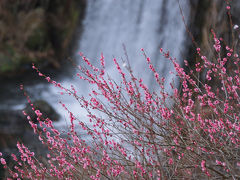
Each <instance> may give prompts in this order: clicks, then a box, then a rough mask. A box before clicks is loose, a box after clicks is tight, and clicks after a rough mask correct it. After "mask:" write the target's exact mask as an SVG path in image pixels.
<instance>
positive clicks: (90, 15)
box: [63, 0, 189, 114]
mask: <svg viewBox="0 0 240 180" xmlns="http://www.w3.org/2000/svg"><path fill="white" fill-rule="evenodd" d="M180 4H181V7H182V8H183V12H184V16H185V19H186V18H187V17H188V13H189V12H188V9H189V8H188V7H189V5H188V3H187V2H186V1H180ZM83 28H84V31H83V34H82V36H81V38H80V40H79V45H78V52H83V53H84V55H85V56H87V58H88V59H90V61H91V62H92V63H93V64H94V65H97V64H99V59H100V55H101V53H103V55H104V56H105V59H106V64H107V73H108V74H109V75H111V77H112V78H113V79H119V77H118V76H119V74H118V73H116V69H115V66H114V65H113V62H112V59H113V57H115V58H117V59H118V60H119V61H120V59H121V57H122V58H125V57H124V51H123V47H122V44H124V45H125V46H126V49H127V53H128V57H129V60H130V64H131V66H132V68H133V70H134V73H135V74H136V75H137V76H138V77H139V76H142V77H144V80H145V82H146V84H147V85H149V86H150V85H152V81H153V76H152V73H151V71H150V70H149V69H148V66H147V64H146V61H145V58H144V56H143V54H142V52H141V50H140V49H141V48H144V49H145V51H146V53H147V55H148V56H149V57H150V58H151V60H152V62H153V64H154V65H155V66H156V69H157V70H158V72H159V74H160V76H164V77H165V78H166V85H167V88H169V86H168V84H169V82H171V81H172V78H173V75H171V74H169V71H173V66H172V64H171V62H169V61H168V60H166V59H165V58H164V57H162V55H161V54H160V52H159V49H160V47H161V48H163V49H165V50H167V51H169V52H171V53H170V54H171V55H172V56H173V57H176V58H177V59H179V60H180V61H181V60H183V59H182V54H184V43H185V37H186V29H185V26H184V23H183V21H182V16H181V13H180V10H179V5H178V2H177V1H176V0H135V1H133V0H124V1H120V0H119V1H116V0H88V6H87V10H86V15H85V20H84V22H83ZM78 52H76V53H78ZM75 58H76V59H77V62H78V63H81V62H80V61H81V57H80V56H78V55H76V56H75ZM75 81H76V82H75ZM63 84H65V85H67V86H68V87H69V86H70V84H75V85H76V84H78V86H80V88H79V93H83V94H85V95H88V87H86V85H79V80H77V79H76V80H72V79H71V80H69V79H67V80H64V81H63ZM82 86H84V87H82ZM64 99H65V98H64ZM63 101H64V100H63ZM65 101H67V102H66V104H68V105H69V107H71V110H72V111H73V112H77V113H76V114H79V112H81V113H80V114H84V113H83V112H82V111H80V110H79V104H78V103H77V102H75V101H74V100H69V99H65Z"/></svg>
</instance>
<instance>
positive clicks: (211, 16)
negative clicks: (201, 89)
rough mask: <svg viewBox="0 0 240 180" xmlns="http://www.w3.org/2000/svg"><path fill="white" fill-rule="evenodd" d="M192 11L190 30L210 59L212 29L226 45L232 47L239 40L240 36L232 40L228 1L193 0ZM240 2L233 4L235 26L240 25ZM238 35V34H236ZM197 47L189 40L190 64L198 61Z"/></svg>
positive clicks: (232, 13)
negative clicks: (227, 7)
mask: <svg viewBox="0 0 240 180" xmlns="http://www.w3.org/2000/svg"><path fill="white" fill-rule="evenodd" d="M190 4H191V11H190V18H189V22H188V25H189V30H190V32H191V33H192V35H193V37H194V39H195V42H196V44H197V45H198V47H200V48H201V50H202V52H203V54H204V55H205V56H207V57H209V59H211V57H212V55H213V54H212V53H211V49H212V48H213V46H212V45H213V37H212V34H211V29H213V30H214V32H215V33H216V35H217V37H222V38H223V39H224V41H225V43H226V44H229V45H231V43H232V42H233V41H234V40H236V39H238V38H239V37H238V35H237V36H234V39H232V38H233V37H232V32H233V34H235V33H236V32H234V30H233V29H232V27H231V25H230V21H229V17H228V14H227V10H226V6H227V4H226V1H224V0H220V1H219V0H211V1H209V0H193V1H190ZM239 8H240V1H232V2H231V11H230V12H231V18H232V23H233V25H235V24H238V25H239V24H240V19H239V16H240V11H239ZM235 35H236V34H235ZM196 48H197V47H196V46H195V45H194V44H193V42H192V40H190V38H189V52H188V57H189V58H188V59H192V60H193V61H190V64H193V63H194V64H195V62H196V61H199V59H196V57H195V54H196V53H195V52H196Z"/></svg>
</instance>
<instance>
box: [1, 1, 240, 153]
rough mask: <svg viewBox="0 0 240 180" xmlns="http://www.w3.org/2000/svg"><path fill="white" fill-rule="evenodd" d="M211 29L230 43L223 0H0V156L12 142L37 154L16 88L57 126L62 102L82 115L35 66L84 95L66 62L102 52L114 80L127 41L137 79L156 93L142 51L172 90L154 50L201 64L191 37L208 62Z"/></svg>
mask: <svg viewBox="0 0 240 180" xmlns="http://www.w3.org/2000/svg"><path fill="white" fill-rule="evenodd" d="M180 7H181V8H182V13H181V12H180ZM239 7H240V3H239V1H237V0H235V1H232V8H231V12H232V20H233V23H234V24H238V22H239V18H238V17H240V16H239V15H240V11H238V9H239ZM183 17H184V20H185V22H184V21H183ZM185 25H186V26H187V27H188V28H186V27H185ZM212 28H213V29H214V30H215V32H216V33H217V35H218V36H223V38H225V39H226V41H230V40H231V26H230V23H229V20H228V18H227V13H226V2H225V0H179V3H178V1H177V0H134V1H133V0H123V1H120V0H119V1H116V0H61V1H59V0H1V1H0V151H2V152H5V154H6V156H7V155H9V154H10V153H11V152H14V151H16V149H15V144H16V141H17V140H21V142H24V143H26V144H28V145H29V146H30V147H32V149H33V150H38V151H39V152H40V151H41V149H40V148H39V144H38V141H37V139H36V138H35V140H33V134H32V131H31V129H30V127H29V125H28V123H27V121H26V119H25V117H24V116H23V115H22V113H21V111H22V110H26V111H27V112H29V113H31V110H30V108H29V107H28V105H27V103H26V102H27V100H26V97H24V96H23V92H22V91H20V89H19V86H20V84H24V87H25V89H26V91H27V92H28V94H29V95H30V97H31V99H32V101H33V102H35V106H36V107H37V108H39V109H40V110H41V111H42V112H43V113H45V114H46V115H47V116H50V118H51V119H53V120H55V121H56V125H57V126H58V127H59V128H62V127H63V126H64V125H66V119H68V117H67V115H66V112H65V111H64V110H63V108H61V106H60V105H59V103H58V102H59V101H60V100H61V101H63V102H64V103H65V104H66V105H67V106H68V107H70V109H71V110H72V111H73V112H74V113H76V114H77V115H78V116H80V118H81V117H84V112H83V111H82V110H81V109H79V105H78V103H77V102H76V101H74V99H73V98H71V97H69V96H59V90H58V89H57V88H55V87H53V86H52V85H50V84H49V83H47V82H46V81H45V80H44V78H41V77H39V76H38V74H37V73H36V72H35V71H34V70H33V69H32V63H34V64H35V65H36V66H37V67H38V68H39V69H40V70H41V71H42V72H43V73H44V74H46V75H47V76H50V77H51V78H52V79H54V80H56V81H58V82H61V83H62V84H63V85H64V86H65V87H67V88H69V87H70V85H71V84H73V85H75V86H76V88H77V90H78V93H79V94H83V95H88V91H89V87H88V86H87V84H84V83H81V81H79V80H77V78H76V76H75V74H76V69H75V68H74V67H73V66H72V65H71V62H70V61H69V60H68V59H72V60H73V61H74V62H75V63H76V64H81V58H80V56H79V55H78V53H79V52H82V53H83V54H84V55H85V56H87V57H88V58H89V60H90V61H91V62H92V63H93V64H94V65H95V66H98V65H99V60H100V55H101V53H103V55H104V57H105V60H106V65H107V67H106V68H107V73H108V74H109V75H111V77H112V78H114V79H116V80H117V79H119V78H118V76H119V75H118V74H117V73H116V70H115V68H114V66H113V63H112V59H113V57H115V58H117V59H118V60H119V62H121V59H123V60H126V56H125V55H124V54H125V52H124V50H123V44H124V45H125V47H126V50H127V54H128V57H129V61H130V64H131V66H132V68H133V70H134V72H135V74H136V76H138V77H144V81H145V83H146V84H147V85H148V86H149V87H150V88H151V89H155V88H156V87H155V86H154V83H153V76H152V74H151V72H150V71H149V70H148V67H147V65H146V62H145V59H144V56H143V55H142V53H141V50H140V49H141V48H144V49H145V51H146V53H147V55H148V56H149V57H150V58H151V60H152V62H153V64H154V65H155V66H156V68H157V70H158V72H159V74H160V75H161V76H164V77H165V78H166V86H167V90H168V91H171V89H170V88H169V86H168V83H169V82H171V81H172V79H173V75H171V74H169V71H173V67H172V65H171V63H170V62H168V61H167V60H165V59H164V58H163V57H162V56H161V54H160V53H159V49H160V48H163V49H164V50H166V51H169V52H170V55H171V56H173V57H175V58H177V60H178V61H179V63H180V64H183V63H182V62H183V60H184V59H187V60H188V61H189V64H190V65H192V64H194V63H195V62H196V61H198V60H199V59H198V58H197V57H196V56H195V55H194V52H195V49H196V46H195V45H194V43H193V42H192V38H191V36H190V33H189V32H191V33H192V35H193V36H194V38H195V40H194V41H195V42H196V43H197V44H198V46H199V47H201V48H202V50H203V52H205V53H206V55H208V56H210V57H211V53H209V51H208V50H209V48H212V45H211V43H212V39H211V35H210V34H209V32H210V29H212ZM188 31H189V32H188ZM237 38H238V37H237ZM32 115H33V114H32ZM20 137H21V138H20Z"/></svg>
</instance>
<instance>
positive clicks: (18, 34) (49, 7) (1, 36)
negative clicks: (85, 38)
mask: <svg viewBox="0 0 240 180" xmlns="http://www.w3.org/2000/svg"><path fill="white" fill-rule="evenodd" d="M85 6H86V2H85V0H62V1H58V0H31V1H30V0H27V1H15V0H1V1H0V76H2V77H3V76H14V75H17V74H18V73H21V72H25V71H27V70H28V69H30V68H31V63H32V62H34V63H36V64H38V66H42V67H45V66H47V65H52V66H53V67H59V60H60V59H63V56H64V55H65V54H66V51H67V49H68V47H69V44H70V42H71V41H72V37H73V34H74V32H75V30H76V27H77V26H79V25H80V22H81V19H83V16H84V10H85Z"/></svg>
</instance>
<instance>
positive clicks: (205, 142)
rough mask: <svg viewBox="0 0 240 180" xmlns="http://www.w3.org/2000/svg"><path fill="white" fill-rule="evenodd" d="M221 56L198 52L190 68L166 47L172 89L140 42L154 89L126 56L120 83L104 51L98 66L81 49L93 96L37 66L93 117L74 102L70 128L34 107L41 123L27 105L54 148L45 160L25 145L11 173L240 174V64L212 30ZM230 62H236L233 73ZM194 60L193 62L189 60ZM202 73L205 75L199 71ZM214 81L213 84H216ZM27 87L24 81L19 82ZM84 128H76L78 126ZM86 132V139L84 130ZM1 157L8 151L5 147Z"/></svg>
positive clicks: (54, 175)
mask: <svg viewBox="0 0 240 180" xmlns="http://www.w3.org/2000/svg"><path fill="white" fill-rule="evenodd" d="M212 34H213V39H214V46H213V49H214V54H215V59H214V60H211V61H210V60H209V59H208V58H207V57H205V56H204V55H203V54H201V50H200V48H197V49H196V53H197V54H198V55H199V57H200V58H201V60H202V62H201V63H196V65H195V68H194V69H191V67H189V69H190V70H189V72H188V73H187V72H186V71H185V70H184V69H183V68H182V67H181V66H180V65H179V63H177V61H176V59H174V58H173V57H171V56H170V54H169V53H168V52H167V53H166V52H165V51H163V50H162V49H160V53H161V54H162V55H163V56H164V57H165V58H166V59H168V60H170V61H171V62H172V63H173V65H174V67H175V70H176V75H177V76H178V78H179V81H180V84H181V88H179V87H174V85H173V84H171V87H172V89H173V93H169V92H166V90H165V88H164V78H161V77H160V76H159V74H158V72H157V71H156V70H155V68H154V66H153V64H152V63H151V59H150V58H149V57H148V56H147V55H146V53H145V51H144V49H141V51H142V53H143V55H144V56H145V59H146V63H147V64H148V66H149V69H150V71H152V72H153V74H154V78H155V80H156V83H157V84H158V85H159V89H157V90H156V91H150V90H149V88H148V87H147V86H146V85H145V84H144V82H143V80H142V79H141V78H137V77H136V76H135V75H134V73H133V72H132V69H131V67H130V65H129V62H128V60H126V62H124V68H122V67H121V65H120V64H119V62H118V61H117V60H116V59H113V62H114V64H115V66H116V69H117V71H118V73H119V75H120V76H121V81H120V82H116V81H115V80H114V79H112V78H111V77H110V76H109V75H108V74H107V73H106V72H105V61H104V56H103V55H101V59H100V68H97V67H94V66H93V65H92V64H91V62H90V61H89V60H88V59H87V58H86V57H85V56H83V54H81V56H82V59H83V61H84V62H85V64H86V65H85V66H84V65H82V66H79V67H78V69H79V73H77V76H78V77H79V78H80V79H81V80H84V81H86V82H87V83H88V84H89V85H90V86H92V87H93V88H92V90H91V92H90V94H89V97H84V96H80V95H79V94H78V92H77V91H76V89H75V88H74V87H73V86H71V88H69V89H68V88H65V87H63V86H62V85H61V84H60V83H57V82H55V81H53V80H52V79H51V78H50V77H47V76H46V75H44V74H42V73H41V72H40V71H39V70H38V68H37V67H35V66H34V65H33V68H34V69H35V70H36V71H37V72H38V73H39V76H42V77H44V78H45V79H46V80H47V81H48V82H49V83H52V84H53V85H55V86H56V87H58V88H60V90H61V91H62V94H64V93H67V94H69V95H71V96H73V97H74V98H75V99H76V100H77V101H78V102H79V104H80V106H81V108H84V109H85V110H86V111H87V113H88V119H87V120H86V119H77V118H76V115H75V114H73V113H72V112H71V111H70V110H69V109H68V107H67V106H66V105H65V104H64V103H62V106H63V107H64V108H65V109H66V111H67V112H68V113H69V120H70V124H71V125H70V127H69V132H68V135H67V136H66V135H64V134H63V133H62V132H60V131H59V130H57V129H55V128H54V126H53V124H52V121H51V120H50V119H49V118H46V119H44V118H43V117H42V113H41V112H40V111H39V110H38V109H35V108H34V105H33V104H31V100H30V98H29V97H28V96H27V94H25V95H26V96H27V98H28V101H29V103H30V104H31V106H32V108H33V110H34V111H35V113H36V115H37V117H38V118H37V120H38V123H37V124H35V123H34V122H35V121H33V120H32V119H31V117H30V116H28V114H26V113H25V112H23V113H24V114H25V115H26V118H27V119H28V121H29V123H30V125H31V126H32V128H33V130H34V132H35V133H36V134H37V135H38V136H39V140H40V141H41V142H42V144H45V145H47V147H48V149H49V152H48V154H47V157H46V160H45V161H41V160H37V159H36V157H35V155H34V153H33V152H31V151H30V150H29V149H28V148H27V147H25V146H24V145H23V144H21V143H18V144H17V147H18V149H19V152H20V153H21V156H20V157H17V156H16V155H14V154H12V158H13V160H14V161H16V166H15V167H14V169H10V168H8V166H7V164H6V162H5V160H4V158H2V157H1V163H2V165H3V166H4V168H6V169H8V171H9V176H10V178H9V179H12V178H19V179H20V178H29V179H54V178H56V179H95V180H97V179H180V178H183V179H192V178H193V179H194V178H203V179H205V178H208V177H210V178H216V179H227V178H231V179H238V178H240V150H239V145H240V138H239V135H240V122H239V118H240V114H239V106H240V97H239V93H240V67H239V61H240V59H239V56H238V54H237V53H236V52H237V51H236V50H235V49H232V48H230V47H228V46H223V45H222V44H223V43H222V39H218V38H217V37H216V35H215V33H214V31H212ZM227 63H233V64H234V68H232V69H231V72H230V71H229V70H228V69H227V68H226V65H227ZM185 64H186V66H188V64H187V61H185ZM199 72H203V73H204V74H205V76H206V78H205V79H206V80H205V82H200V81H199V79H198V78H197V77H196V73H199ZM213 82H214V84H213ZM21 88H22V89H23V86H22V87H21ZM77 127H78V128H80V130H76V128H77ZM80 131H81V134H82V132H85V134H87V135H88V138H84V137H82V136H81V135H79V132H80ZM0 155H1V156H2V154H0Z"/></svg>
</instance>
